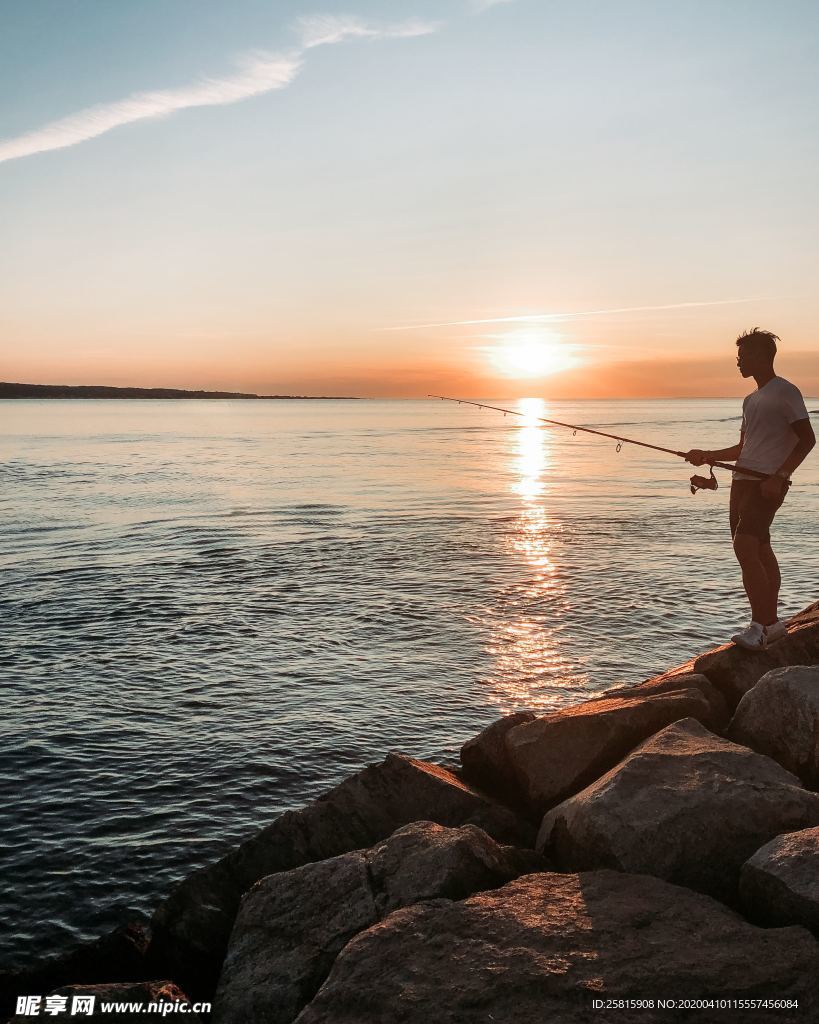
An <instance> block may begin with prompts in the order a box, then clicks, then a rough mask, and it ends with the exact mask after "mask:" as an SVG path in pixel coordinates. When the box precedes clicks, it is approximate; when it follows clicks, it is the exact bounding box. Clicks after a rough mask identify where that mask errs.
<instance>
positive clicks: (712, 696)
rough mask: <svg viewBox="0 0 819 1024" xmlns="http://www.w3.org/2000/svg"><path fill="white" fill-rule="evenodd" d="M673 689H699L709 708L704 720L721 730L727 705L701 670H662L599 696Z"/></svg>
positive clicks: (638, 695) (640, 694)
mask: <svg viewBox="0 0 819 1024" xmlns="http://www.w3.org/2000/svg"><path fill="white" fill-rule="evenodd" d="M674 690H699V691H700V693H701V694H702V695H703V697H705V699H706V700H707V701H708V705H709V707H710V709H711V715H710V720H709V721H708V722H704V723H703V724H704V725H707V726H708V728H709V729H714V730H716V731H721V730H722V729H723V728H724V727H725V725H726V724H727V722H728V719H729V717H730V715H729V714H728V705H727V703H726V701H725V697H723V695H722V693H721V692H720V691H719V690H718V689H717V688H716V686H714V684H713V683H712V682H711V681H710V680H709V679H708V677H707V676H704V675H703V674H702V673H701V672H689V671H679V670H678V669H674V670H673V671H671V672H664V673H663V674H662V675H659V676H654V677H653V678H652V679H646V680H645V682H642V683H634V684H633V685H631V686H625V685H622V686H615V687H611V688H610V689H608V690H604V691H603V693H601V694H600V697H601V698H604V699H608V698H610V697H652V696H654V695H655V694H658V693H670V692H672V691H674Z"/></svg>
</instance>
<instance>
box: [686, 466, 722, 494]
mask: <svg viewBox="0 0 819 1024" xmlns="http://www.w3.org/2000/svg"><path fill="white" fill-rule="evenodd" d="M708 468H709V469H710V471H711V476H710V477H709V476H692V477H691V493H692V494H696V493H697V491H715V490H716V489H717V488H718V487H719V483H717V478H716V477H715V476H714V467H713V466H709V467H708Z"/></svg>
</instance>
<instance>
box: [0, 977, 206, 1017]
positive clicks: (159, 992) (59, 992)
mask: <svg viewBox="0 0 819 1024" xmlns="http://www.w3.org/2000/svg"><path fill="white" fill-rule="evenodd" d="M82 996H87V997H91V998H92V999H93V1001H94V1002H93V1013H91V1014H86V1013H85V1012H78V1013H76V1014H72V1006H73V1005H74V1003H73V1000H74V998H75V997H82ZM55 997H56V998H57V999H58V1000H60V1001H62V1000H65V1002H64V1003H62V1005H64V1006H65V1007H66V1009H67V1013H60V1014H59V1015H55V1014H53V1013H47V1012H44V1011H45V1008H46V1006H47V1003H46V1000H47V999H54V998H55ZM109 1002H110V1003H131V1004H138V1005H139V1006H142V1007H146V1006H147V1004H148V1003H171V1004H174V1003H182V1004H186V1005H187V1009H186V1010H169V1011H168V1014H163V1013H162V1011H161V1010H154V1011H150V1010H148V1009H143V1010H142V1011H140V1010H137V1009H135V1008H133V1009H130V1010H129V1009H127V1008H125V1007H123V1008H122V1009H119V1010H113V1009H112V1010H111V1011H110V1012H102V1010H101V1007H102V1005H103V1004H104V1003H109ZM40 1006H41V1010H40V1012H39V1013H37V1014H35V1017H36V1018H37V1019H43V1018H45V1019H46V1020H64V1019H67V1020H71V1021H75V1020H76V1021H79V1020H83V1021H85V1020H96V1021H101V1022H105V1024H139V1022H140V1021H142V1022H143V1024H144V1021H145V1020H146V1018H147V1019H148V1020H151V1019H153V1018H159V1019H161V1020H164V1019H165V1017H166V1016H169V1015H170V1016H173V1017H176V1016H177V1015H178V1016H180V1017H182V1019H183V1020H185V1021H190V1022H191V1024H202V1018H201V1017H200V1016H199V1014H198V1013H195V1012H193V1007H192V1006H191V1003H190V1000H189V999H188V997H187V996H186V995H185V993H184V992H183V991H182V990H181V989H180V988H177V986H176V985H174V984H173V983H172V982H170V981H140V982H135V983H131V984H128V983H116V982H113V983H111V984H107V985H66V986H64V987H62V988H58V989H55V991H54V992H50V993H49V994H48V996H43V999H42V1002H41V1004H40ZM32 1019H34V1018H33V1017H32V1016H31V1015H19V1016H17V1017H14V1018H13V1020H12V1021H11V1024H30V1022H31V1020H32Z"/></svg>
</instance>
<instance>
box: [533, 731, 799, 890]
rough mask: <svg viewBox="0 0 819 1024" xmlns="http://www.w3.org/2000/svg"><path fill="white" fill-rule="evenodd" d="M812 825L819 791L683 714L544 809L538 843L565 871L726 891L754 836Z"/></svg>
mask: <svg viewBox="0 0 819 1024" xmlns="http://www.w3.org/2000/svg"><path fill="white" fill-rule="evenodd" d="M816 824H819V795H817V794H816V793H810V792H808V791H807V790H805V789H804V788H803V787H802V786H801V785H800V783H799V780H798V779H797V778H796V777H795V776H793V775H791V774H790V772H787V771H786V770H785V769H784V768H782V767H781V766H780V765H778V764H777V763H776V762H775V761H772V760H771V759H770V758H768V757H764V756H763V755H761V754H756V753H754V752H753V751H752V750H749V749H748V748H747V747H742V746H739V745H737V744H735V743H731V742H729V741H728V740H725V739H722V738H721V737H719V736H715V735H714V734H713V733H711V732H709V731H708V730H707V729H706V728H705V727H704V726H703V725H701V724H700V723H699V722H697V721H695V720H694V719H686V720H685V721H682V722H676V723H674V724H673V725H670V726H667V727H666V728H665V729H663V730H662V731H661V732H659V733H657V734H656V735H655V736H652V737H651V738H650V739H648V740H646V741H645V742H644V743H642V744H641V745H640V746H639V747H637V748H636V749H635V750H634V751H632V753H631V754H629V755H628V757H626V758H625V759H624V760H623V761H622V762H621V763H620V764H619V765H617V766H616V767H615V768H613V769H612V770H611V771H609V772H608V773H607V774H606V775H604V776H603V777H602V778H600V779H598V781H597V782H594V783H592V785H591V786H589V787H587V788H586V789H584V790H583V791H582V792H580V793H578V794H577V795H576V796H573V797H570V798H569V799H568V800H565V801H564V802H563V803H561V804H559V805H558V806H557V807H555V808H553V809H552V810H551V811H550V812H549V813H548V814H547V815H546V816H545V817H544V819H543V823H542V825H541V828H540V832H539V834H538V842H537V848H538V849H539V850H542V851H544V852H545V853H546V854H547V856H548V857H549V858H550V859H551V860H552V861H553V863H555V864H556V865H557V866H558V867H559V868H561V869H564V870H567V871H582V870H586V869H589V868H601V867H609V868H617V869H620V870H622V871H632V872H644V873H646V874H651V875H656V876H657V877H658V878H664V879H666V880H667V881H670V882H675V883H677V884H679V885H686V886H689V887H690V888H692V889H696V890H699V891H701V892H706V893H710V894H712V895H714V896H717V897H719V898H724V899H729V900H730V899H733V898H734V896H735V893H736V884H737V881H738V877H739V869H740V866H741V865H742V864H743V863H744V862H745V861H746V860H747V859H748V857H750V856H751V854H752V853H754V852H755V851H756V850H758V849H759V847H760V846H762V845H763V843H765V842H767V841H768V840H769V839H771V838H773V837H774V836H776V835H779V834H781V833H783V832H790V831H794V830H796V829H802V828H807V827H809V826H813V825H816Z"/></svg>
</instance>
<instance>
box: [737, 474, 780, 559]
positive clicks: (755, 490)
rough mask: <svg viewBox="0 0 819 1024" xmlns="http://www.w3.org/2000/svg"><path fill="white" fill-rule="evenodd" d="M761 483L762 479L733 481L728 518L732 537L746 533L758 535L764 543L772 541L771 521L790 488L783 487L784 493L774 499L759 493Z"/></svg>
mask: <svg viewBox="0 0 819 1024" xmlns="http://www.w3.org/2000/svg"><path fill="white" fill-rule="evenodd" d="M761 484H762V481H761V480H732V481H731V501H730V503H729V512H728V518H729V521H730V524H731V537H732V538H733V537H735V536H736V535H737V534H738V533H745V534H749V535H750V536H751V537H756V538H757V540H759V541H761V542H762V543H763V544H767V543H769V542H770V539H771V523H772V522H773V518H774V516H775V515H776V513H777V510H778V509H779V507H780V506H781V504H782V502H783V501H784V500H785V495H786V493H787V491H788V488H787V487H785V488H783V490H782V495H781V496H780V497H779V498H775V499H774V500H773V501H772V500H771V499H770V498H763V496H762V495H761V494H760V493H759V488H760V485H761Z"/></svg>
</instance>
